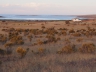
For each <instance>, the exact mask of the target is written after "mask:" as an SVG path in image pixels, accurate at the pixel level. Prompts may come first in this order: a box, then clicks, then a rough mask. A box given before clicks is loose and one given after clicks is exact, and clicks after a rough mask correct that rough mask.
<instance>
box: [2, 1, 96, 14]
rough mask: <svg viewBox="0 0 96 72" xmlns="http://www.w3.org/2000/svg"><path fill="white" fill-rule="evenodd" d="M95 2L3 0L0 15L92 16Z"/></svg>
mask: <svg viewBox="0 0 96 72" xmlns="http://www.w3.org/2000/svg"><path fill="white" fill-rule="evenodd" d="M95 3H96V1H95V0H91V1H90V0H84V1H80V0H72V1H70V0H66V1H64V0H59V1H58V0H38V1H36V0H15V1H13V0H3V1H2V2H0V14H16V15H90V14H96V10H95V8H96V4H95Z"/></svg>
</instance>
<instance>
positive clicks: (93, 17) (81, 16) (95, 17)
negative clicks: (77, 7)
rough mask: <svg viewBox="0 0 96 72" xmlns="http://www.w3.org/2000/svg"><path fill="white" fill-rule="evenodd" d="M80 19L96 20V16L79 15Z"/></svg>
mask: <svg viewBox="0 0 96 72" xmlns="http://www.w3.org/2000/svg"><path fill="white" fill-rule="evenodd" d="M77 17H78V18H88V19H96V15H79V16H77Z"/></svg>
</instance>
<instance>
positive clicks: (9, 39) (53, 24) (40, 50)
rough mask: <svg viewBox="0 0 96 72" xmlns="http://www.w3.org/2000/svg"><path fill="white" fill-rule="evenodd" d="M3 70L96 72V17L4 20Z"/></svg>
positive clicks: (0, 27) (0, 24) (0, 26)
mask: <svg viewBox="0 0 96 72" xmlns="http://www.w3.org/2000/svg"><path fill="white" fill-rule="evenodd" d="M0 72H96V20H84V21H82V22H72V21H12V20H9V21H8V20H3V21H2V20H1V21H0Z"/></svg>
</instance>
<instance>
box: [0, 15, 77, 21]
mask: <svg viewBox="0 0 96 72" xmlns="http://www.w3.org/2000/svg"><path fill="white" fill-rule="evenodd" d="M0 16H2V17H0V20H1V19H7V20H10V19H11V20H72V19H73V18H76V16H71V15H4V14H3V15H1V14H0Z"/></svg>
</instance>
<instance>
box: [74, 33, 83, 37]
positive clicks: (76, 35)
mask: <svg viewBox="0 0 96 72" xmlns="http://www.w3.org/2000/svg"><path fill="white" fill-rule="evenodd" d="M73 36H75V37H80V36H81V34H80V33H74V34H73Z"/></svg>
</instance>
